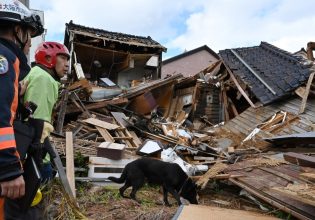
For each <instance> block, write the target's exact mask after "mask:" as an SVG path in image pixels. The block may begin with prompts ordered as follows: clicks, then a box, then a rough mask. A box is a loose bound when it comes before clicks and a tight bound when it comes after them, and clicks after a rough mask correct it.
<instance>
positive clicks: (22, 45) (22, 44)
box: [14, 31, 28, 50]
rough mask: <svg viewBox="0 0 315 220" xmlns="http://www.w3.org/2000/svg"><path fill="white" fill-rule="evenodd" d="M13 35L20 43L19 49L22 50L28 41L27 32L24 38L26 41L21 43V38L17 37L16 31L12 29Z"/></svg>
mask: <svg viewBox="0 0 315 220" xmlns="http://www.w3.org/2000/svg"><path fill="white" fill-rule="evenodd" d="M14 37H15V40H16V41H17V42H18V43H19V44H20V48H21V50H24V47H25V46H26V43H27V41H28V34H27V38H26V41H25V42H24V43H23V42H22V40H21V39H20V38H19V36H18V34H17V32H16V31H14Z"/></svg>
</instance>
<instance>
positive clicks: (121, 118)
mask: <svg viewBox="0 0 315 220" xmlns="http://www.w3.org/2000/svg"><path fill="white" fill-rule="evenodd" d="M110 113H111V114H112V116H113V117H114V118H115V119H116V121H117V122H118V123H119V124H120V125H122V126H123V127H127V126H128V123H127V122H126V121H125V120H124V119H127V117H126V115H125V114H124V113H122V112H110Z"/></svg>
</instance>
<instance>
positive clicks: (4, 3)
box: [0, 0, 44, 220]
mask: <svg viewBox="0 0 315 220" xmlns="http://www.w3.org/2000/svg"><path fill="white" fill-rule="evenodd" d="M43 30H44V29H43V26H42V24H41V22H40V18H39V16H35V15H33V14H32V13H31V12H30V11H29V10H28V8H27V7H25V6H24V5H23V4H22V3H20V2H19V1H14V0H1V1H0V189H1V198H0V219H1V220H2V219H4V209H3V206H4V200H5V198H11V199H15V198H19V197H21V196H23V195H24V194H25V183H24V179H23V176H22V173H23V169H22V166H21V162H20V158H19V154H18V152H17V149H16V143H15V137H14V130H13V126H12V125H13V120H14V118H15V115H16V108H17V103H18V88H19V84H18V81H19V79H21V78H22V77H23V75H26V74H27V72H28V70H29V67H27V58H26V56H25V54H24V53H23V51H24V47H25V45H26V43H27V41H28V39H29V38H30V37H35V36H38V35H40V34H41V33H43ZM24 89H25V87H22V90H24Z"/></svg>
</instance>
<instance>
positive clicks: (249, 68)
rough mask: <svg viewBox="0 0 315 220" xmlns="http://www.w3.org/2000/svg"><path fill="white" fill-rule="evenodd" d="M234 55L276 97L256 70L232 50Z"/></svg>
mask: <svg viewBox="0 0 315 220" xmlns="http://www.w3.org/2000/svg"><path fill="white" fill-rule="evenodd" d="M231 51H232V53H233V54H234V55H235V56H236V57H237V58H238V59H239V60H240V61H241V62H242V63H243V64H244V65H245V66H246V68H247V69H248V70H249V71H251V73H252V74H254V75H255V76H256V78H257V79H259V81H260V82H261V83H262V84H264V85H265V86H266V87H267V89H268V90H269V91H270V92H271V93H272V94H274V95H276V94H277V93H276V92H275V91H274V90H273V89H272V88H271V87H270V86H269V85H268V84H267V83H266V82H265V81H264V80H263V79H262V78H261V76H260V75H259V74H258V73H257V72H255V70H253V69H252V68H251V67H250V66H249V65H248V64H247V63H246V62H245V61H244V60H243V59H242V57H241V56H240V55H239V54H238V53H237V52H236V51H235V50H233V49H231Z"/></svg>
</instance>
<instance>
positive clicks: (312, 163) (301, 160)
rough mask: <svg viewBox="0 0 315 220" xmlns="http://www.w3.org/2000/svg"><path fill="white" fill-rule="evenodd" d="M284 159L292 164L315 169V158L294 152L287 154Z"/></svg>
mask: <svg viewBox="0 0 315 220" xmlns="http://www.w3.org/2000/svg"><path fill="white" fill-rule="evenodd" d="M283 157H284V159H285V160H286V161H288V162H290V163H293V164H297V165H299V166H304V167H313V168H315V157H311V156H307V155H304V154H298V153H293V152H289V153H285V154H283Z"/></svg>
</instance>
